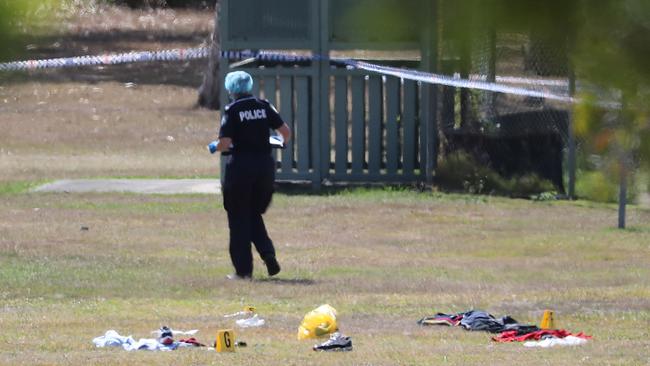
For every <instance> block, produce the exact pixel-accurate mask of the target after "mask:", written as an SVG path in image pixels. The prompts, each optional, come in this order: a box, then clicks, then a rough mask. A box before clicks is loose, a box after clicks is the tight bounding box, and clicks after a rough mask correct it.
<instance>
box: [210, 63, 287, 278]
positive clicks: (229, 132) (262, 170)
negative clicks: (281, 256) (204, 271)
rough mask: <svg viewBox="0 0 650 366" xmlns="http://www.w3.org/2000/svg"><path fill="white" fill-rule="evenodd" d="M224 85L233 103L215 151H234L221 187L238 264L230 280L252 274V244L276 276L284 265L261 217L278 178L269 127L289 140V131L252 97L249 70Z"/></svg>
mask: <svg viewBox="0 0 650 366" xmlns="http://www.w3.org/2000/svg"><path fill="white" fill-rule="evenodd" d="M225 86H226V90H227V91H228V93H229V94H230V97H231V98H232V100H233V101H232V103H230V104H229V105H227V106H226V107H225V108H224V115H223V117H222V120H221V128H220V130H219V142H218V144H217V150H218V151H221V152H222V153H223V152H229V153H230V155H229V156H228V157H227V163H226V172H225V179H224V185H223V187H222V191H223V205H224V208H225V209H226V211H227V213H228V227H229V229H230V258H231V260H232V264H233V266H234V267H235V273H233V274H231V275H229V276H228V279H250V278H252V275H253V255H252V251H251V242H252V243H253V244H255V248H256V249H257V252H258V253H259V254H260V256H261V257H262V260H263V261H264V263H265V264H266V268H267V272H268V275H269V276H273V275H276V274H277V273H278V272H280V265H279V264H278V261H277V259H276V257H275V249H274V248H273V242H272V241H271V239H270V238H269V236H268V234H267V232H266V228H265V226H264V220H263V219H262V214H263V213H264V212H265V211H266V209H267V208H268V206H269V204H270V203H271V197H272V195H273V184H274V181H275V160H274V159H273V158H272V157H271V144H270V143H269V136H270V132H269V130H270V129H274V130H277V131H278V132H279V133H280V135H282V137H283V138H284V141H285V142H286V141H289V138H290V137H291V130H290V129H289V126H288V125H287V124H286V123H284V121H283V120H282V118H281V117H280V115H279V114H278V112H277V111H276V110H275V108H274V107H273V106H272V105H271V104H270V103H269V102H268V101H266V100H263V99H258V98H256V97H254V96H253V95H251V90H252V89H253V79H252V78H251V76H250V75H249V74H248V73H246V72H244V71H234V72H231V73H229V74H227V75H226V80H225Z"/></svg>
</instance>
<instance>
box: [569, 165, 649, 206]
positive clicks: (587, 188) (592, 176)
mask: <svg viewBox="0 0 650 366" xmlns="http://www.w3.org/2000/svg"><path fill="white" fill-rule="evenodd" d="M630 181H631V182H633V181H634V179H630ZM618 190H619V184H618V182H617V181H613V180H612V179H611V178H608V175H606V174H605V173H604V172H602V171H600V170H594V171H580V172H579V173H578V175H577V177H576V194H577V195H578V197H580V198H584V199H587V200H589V201H595V202H609V203H614V202H618ZM637 194H638V192H637V189H636V185H635V184H633V183H630V184H628V187H627V200H628V202H634V201H636V198H637Z"/></svg>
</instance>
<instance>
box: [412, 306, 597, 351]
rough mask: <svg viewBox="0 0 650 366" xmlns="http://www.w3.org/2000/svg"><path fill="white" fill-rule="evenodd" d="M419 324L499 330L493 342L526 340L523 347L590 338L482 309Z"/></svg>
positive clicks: (426, 319)
mask: <svg viewBox="0 0 650 366" xmlns="http://www.w3.org/2000/svg"><path fill="white" fill-rule="evenodd" d="M418 324H420V325H447V326H452V327H456V326H459V327H462V328H464V329H466V330H471V331H485V332H490V333H499V335H498V336H495V337H493V338H492V340H494V341H496V342H525V341H528V342H526V343H525V344H524V345H525V346H526V347H552V346H555V345H579V344H584V343H586V341H587V339H591V336H588V335H586V334H584V333H582V332H580V333H578V334H572V333H570V332H568V331H566V330H564V329H540V328H538V327H537V326H535V325H524V324H519V322H517V321H516V320H515V319H513V318H512V317H510V316H504V317H501V318H496V317H494V316H493V315H492V314H489V313H487V312H485V311H481V310H471V311H467V312H463V313H457V314H444V313H437V314H436V315H434V316H430V317H425V318H422V319H420V320H418Z"/></svg>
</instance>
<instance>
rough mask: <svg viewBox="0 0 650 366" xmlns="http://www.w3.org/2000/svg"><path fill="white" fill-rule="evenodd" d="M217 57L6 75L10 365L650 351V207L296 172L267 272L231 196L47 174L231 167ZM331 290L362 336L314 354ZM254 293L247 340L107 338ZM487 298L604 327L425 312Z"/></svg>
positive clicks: (158, 173) (614, 355) (557, 358)
mask: <svg viewBox="0 0 650 366" xmlns="http://www.w3.org/2000/svg"><path fill="white" fill-rule="evenodd" d="M130 12H133V13H130ZM108 14H113V15H112V16H113V17H114V18H115V19H114V24H117V25H116V26H119V27H118V28H119V29H124V28H126V31H124V33H120V34H122V35H123V34H130V36H129V37H130V38H129V37H124V38H123V39H130V40H134V41H133V42H135V41H137V40H140V42H145V41H146V37H145V36H144V34H146V32H150V31H152V29H153V31H156V30H157V32H159V33H160V32H162V31H161V30H160V29H163V28H164V27H162V26H160V28H156V26H155V25H152V24H151V23H150V20H149V19H151V18H147V17H146V16H147V14H140V13H138V11H127V10H124V9H121V10H108ZM182 15H183V16H185V17H188V19H191V21H194V22H197V23H196V24H198V25H197V26H196V27H194V28H192V27H188V26H187V23H183V22H180V24H182V25H183V26H179V28H178V29H177V28H173V27H172V28H171V29H172V30H174V29H177V31H170V32H167V31H165V32H167V33H164V34H165V35H166V36H165V37H160V38H155V40H156V42H154V43H153V44H154V45H155V46H156V47H166V45H168V44H174V45H189V46H191V45H194V43H193V42H194V41H195V40H197V39H200V38H201V37H203V36H205V29H206V28H207V27H206V26H205V22H209V20H210V17H209V16H205V15H197V14H194V15H193V14H191V13H188V14H182ZM160 18H163V19H166V18H165V17H164V16H160ZM129 19H131V20H132V21H133V23H129V22H128V20H129ZM156 19H158V18H156ZM117 20H120V22H126V23H127V25H120V24H122V23H120V22H118V21H117ZM74 24H78V27H81V28H82V29H86V28H85V27H91V29H90V35H89V36H88V37H80V38H74V37H72V36H70V35H69V34H68V33H65V32H64V33H62V34H61V35H56V34H55V35H54V36H53V37H54V38H56V39H59V38H60V40H61V42H59V44H60V45H61V47H62V48H65V49H66V52H68V51H69V52H71V53H75V54H79V53H83V52H82V51H83V49H84V47H85V48H86V49H90V50H96V49H99V48H100V47H109V49H114V50H121V49H123V47H124V48H128V47H134V46H133V44H128V45H124V44H122V43H119V42H111V41H110V40H111V39H110V37H109V38H106V34H104V33H101V31H102V30H101V29H99V30H97V29H95V28H92V24H96V23H92V22H90V21H88V20H87V19H86V20H85V21H83V22H82V21H77V22H76V23H74ZM102 24H105V23H102ZM170 27H171V25H170ZM66 29H67V28H66ZM71 29H77V28H74V27H73V28H71ZM102 29H103V28H102ZM93 30H94V31H93ZM113 31H114V29H113V28H111V27H107V28H106V30H104V32H107V33H111V32H113ZM145 31H146V32H145ZM66 32H67V31H66ZM129 32H132V33H129ZM154 33H155V32H154ZM102 34H103V36H102ZM138 37H144V38H143V39H144V40H141V39H140V38H138ZM70 39H73V40H74V41H70ZM51 41H52V39H50V38H44V39H40V40H39V39H35V40H33V42H34V43H35V44H36V47H35V48H32V49H34V50H36V51H38V50H44V51H43V52H54V51H51V50H49V49H48V48H47V47H45V46H47V45H49V44H51V43H50V42H51ZM100 41H101V42H100ZM158 41H159V43H158ZM39 42H41V43H39ZM142 44H144V43H142ZM40 45H43V47H41V46H40ZM57 49H58V48H57ZM48 50H49V51H48ZM36 51H34V52H36ZM73 51H74V52H73ZM39 52H40V51H39ZM56 52H63V51H56ZM200 66H201V65H200V63H199V64H175V65H147V66H134V67H132V68H125V69H121V68H106V69H102V70H94V69H80V70H76V71H66V72H63V73H56V72H47V73H32V74H29V75H22V76H15V77H14V76H12V77H11V78H9V79H8V80H6V81H3V82H2V83H1V84H0V121H1V122H0V123H1V128H2V133H1V134H0V365H52V364H65V365H87V364H94V365H111V364H114V365H123V364H129V365H131V364H143V365H150V364H168V365H189V364H192V365H206V364H224V365H225V364H228V365H285V364H288V365H310V364H327V365H352V364H357V365H398V364H399V365H424V364H441V365H495V364H507V365H515V364H517V365H539V364H543V365H565V364H567V365H568V364H584V365H644V364H650V342H649V341H648V339H650V211H649V210H647V209H641V208H638V207H631V208H630V212H629V222H628V224H629V227H630V228H629V229H628V230H625V231H620V230H617V229H615V228H614V226H615V223H616V221H615V220H616V209H615V207H614V206H609V205H600V204H592V203H589V202H584V201H578V202H532V201H525V200H512V199H505V198H495V197H485V196H466V195H453V194H441V193H435V192H430V191H428V192H413V191H410V190H401V189H388V188H386V189H372V190H365V189H360V190H350V191H339V192H330V193H328V194H323V195H310V194H296V193H295V192H290V191H285V192H284V193H282V192H281V193H279V194H277V195H276V196H275V199H274V203H273V206H272V207H271V209H270V211H269V212H268V214H267V215H266V220H267V224H268V227H269V230H270V233H271V236H272V238H273V239H274V241H275V243H276V247H277V251H278V256H279V260H280V262H281V264H282V266H283V272H282V273H281V274H280V275H279V276H278V279H277V280H267V279H266V278H265V276H264V271H263V268H262V263H261V261H259V259H256V263H255V266H256V279H255V281H253V282H229V281H226V280H225V279H224V276H225V275H226V274H227V273H229V272H230V271H231V270H232V269H231V264H230V259H229V257H228V253H227V244H228V232H227V224H226V216H225V213H224V211H223V209H222V208H221V201H220V198H219V197H215V196H202V195H177V196H162V195H160V196H157V195H148V196H140V195H130V194H45V193H38V194H37V193H31V192H30V189H31V188H33V187H34V186H35V185H38V184H39V183H42V182H46V181H51V180H54V179H59V178H75V177H83V178H92V177H193V176H200V177H209V176H212V177H214V176H215V175H216V173H217V172H218V167H217V162H216V159H215V158H214V157H213V156H210V155H209V154H207V153H206V152H205V148H204V145H205V143H207V142H209V141H210V140H211V139H212V138H213V137H214V133H215V131H216V127H217V121H218V113H215V112H209V111H204V110H199V109H195V108H194V103H195V101H196V91H195V89H196V87H197V86H198V84H199V83H200V71H201V69H200ZM197 70H198V71H197ZM98 75H99V76H98ZM156 78H164V80H162V79H161V80H159V81H156V80H157V79H156ZM129 82H133V83H135V87H127V85H125V83H129ZM168 136H171V137H173V139H170V138H168ZM170 140H171V141H170ZM82 226H83V227H87V228H88V230H81V227H82ZM323 303H329V304H331V305H332V306H334V307H335V308H336V309H337V310H338V311H339V324H340V327H341V330H342V331H343V332H344V333H345V334H347V335H349V336H351V337H352V339H353V344H354V350H353V351H352V352H349V353H335V354H330V353H326V354H320V353H314V352H312V351H311V346H312V345H313V344H314V342H315V341H302V342H301V341H298V340H296V332H297V328H298V325H299V323H300V320H301V319H302V317H303V315H304V314H305V313H306V312H308V311H310V310H312V309H313V308H315V307H316V306H318V305H320V304H323ZM249 304H250V305H254V306H256V307H257V308H258V310H259V313H260V315H261V316H262V317H263V318H265V319H266V320H267V322H268V325H267V326H265V327H263V328H258V329H246V330H238V332H239V335H240V338H241V339H242V340H244V341H246V342H247V343H248V345H249V346H248V347H247V348H244V349H241V350H239V351H238V352H237V353H235V354H216V353H214V352H209V351H206V350H202V349H186V350H179V351H175V352H170V353H150V352H132V353H127V352H125V351H122V350H118V349H96V348H94V346H93V344H92V343H91V340H92V339H93V338H94V337H96V336H99V335H102V334H103V333H104V332H105V331H106V330H108V329H115V330H117V331H118V332H120V333H122V334H125V335H130V334H132V335H133V336H134V337H135V338H145V337H150V336H151V335H150V332H151V331H152V330H155V329H157V328H159V327H160V326H161V325H169V326H171V327H173V328H176V329H192V328H197V329H200V332H199V333H198V335H197V337H198V338H199V339H200V340H202V341H204V342H205V343H209V342H211V341H212V340H213V339H214V334H215V332H216V330H217V329H220V328H226V327H232V326H233V324H232V321H231V320H229V319H225V318H223V315H224V314H228V313H232V312H235V311H238V310H240V309H241V307H242V306H243V305H249ZM473 308H475V309H482V310H486V311H489V312H491V313H493V314H494V315H497V316H502V315H506V314H507V315H511V316H513V317H514V318H516V319H517V320H519V321H521V322H524V323H537V322H539V320H540V318H541V315H542V312H543V310H544V309H553V310H555V312H556V320H557V323H558V325H559V326H560V327H563V328H566V329H568V330H570V331H574V332H579V331H583V332H585V333H587V334H590V335H593V336H594V340H593V341H591V342H589V343H588V344H587V345H585V346H581V347H575V348H555V349H544V350H542V349H526V348H524V347H523V346H522V345H521V344H497V343H495V342H492V341H491V340H490V335H489V334H485V333H471V332H465V331H463V330H460V329H450V328H422V327H419V326H417V325H416V321H417V320H418V319H420V318H422V317H424V316H428V315H433V314H434V313H436V312H439V311H440V312H457V311H465V310H469V309H473Z"/></svg>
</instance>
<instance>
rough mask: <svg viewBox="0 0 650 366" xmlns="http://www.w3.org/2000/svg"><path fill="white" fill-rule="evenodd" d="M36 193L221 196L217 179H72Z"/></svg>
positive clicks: (52, 184) (51, 185)
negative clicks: (194, 194)
mask: <svg viewBox="0 0 650 366" xmlns="http://www.w3.org/2000/svg"><path fill="white" fill-rule="evenodd" d="M34 191H36V192H66V193H68V192H69V193H72V192H132V193H144V194H187V193H204V194H221V182H220V181H219V179H217V178H215V179H72V180H58V181H56V182H53V183H49V184H45V185H42V186H40V187H38V188H36V189H35V190H34Z"/></svg>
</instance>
